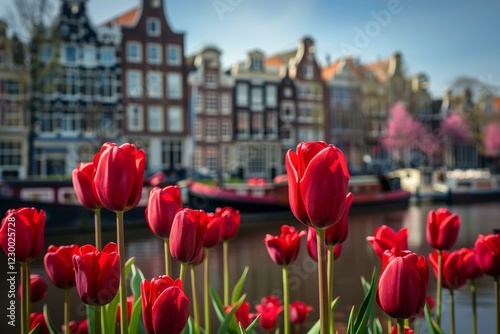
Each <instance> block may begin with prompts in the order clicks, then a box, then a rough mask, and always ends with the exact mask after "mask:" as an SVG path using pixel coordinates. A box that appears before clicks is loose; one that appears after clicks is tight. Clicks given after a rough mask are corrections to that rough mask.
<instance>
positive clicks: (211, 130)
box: [205, 121, 217, 142]
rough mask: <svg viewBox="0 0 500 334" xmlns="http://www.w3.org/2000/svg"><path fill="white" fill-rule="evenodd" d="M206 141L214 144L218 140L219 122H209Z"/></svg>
mask: <svg viewBox="0 0 500 334" xmlns="http://www.w3.org/2000/svg"><path fill="white" fill-rule="evenodd" d="M205 139H206V141H210V142H214V141H216V140H217V122H216V121H208V122H207V124H206V129H205Z"/></svg>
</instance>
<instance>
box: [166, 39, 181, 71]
mask: <svg viewBox="0 0 500 334" xmlns="http://www.w3.org/2000/svg"><path fill="white" fill-rule="evenodd" d="M173 49H175V50H176V51H177V57H176V59H171V58H170V50H173ZM181 57H182V56H181V47H180V45H175V44H168V45H167V46H166V47H165V58H166V61H167V64H168V65H172V66H179V65H181Z"/></svg>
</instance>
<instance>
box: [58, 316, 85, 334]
mask: <svg viewBox="0 0 500 334" xmlns="http://www.w3.org/2000/svg"><path fill="white" fill-rule="evenodd" d="M65 330H66V326H64V325H63V326H62V332H63V333H65V334H66V332H65ZM69 333H70V334H88V333H89V322H88V320H87V319H83V320H82V321H80V322H77V321H74V320H72V321H70V322H69Z"/></svg>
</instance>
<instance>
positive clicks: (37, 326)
mask: <svg viewBox="0 0 500 334" xmlns="http://www.w3.org/2000/svg"><path fill="white" fill-rule="evenodd" d="M39 329H40V324H38V325H36V326H35V327H34V328H33V329H32V330H30V331H29V332H28V334H38V330H39ZM51 334H52V332H51Z"/></svg>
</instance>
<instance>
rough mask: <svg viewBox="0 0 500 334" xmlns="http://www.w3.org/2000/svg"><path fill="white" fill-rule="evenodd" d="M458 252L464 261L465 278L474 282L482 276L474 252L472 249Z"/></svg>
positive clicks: (463, 249)
mask: <svg viewBox="0 0 500 334" xmlns="http://www.w3.org/2000/svg"><path fill="white" fill-rule="evenodd" d="M459 252H460V255H461V256H462V259H463V261H464V265H465V269H466V270H467V278H469V279H470V280H475V279H476V278H479V277H481V276H483V271H482V270H481V268H480V267H479V264H478V263H477V259H476V251H475V250H474V248H462V249H461V250H460V251H459Z"/></svg>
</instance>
